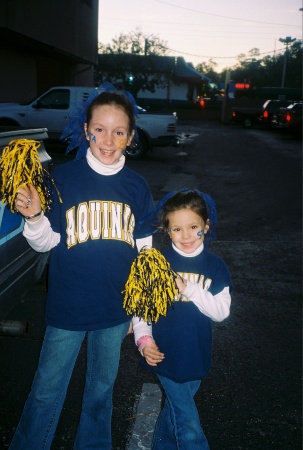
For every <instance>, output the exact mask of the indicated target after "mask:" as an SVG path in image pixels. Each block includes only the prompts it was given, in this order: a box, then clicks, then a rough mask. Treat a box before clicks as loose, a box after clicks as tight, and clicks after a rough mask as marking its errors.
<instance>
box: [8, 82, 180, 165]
mask: <svg viewBox="0 0 303 450" xmlns="http://www.w3.org/2000/svg"><path fill="white" fill-rule="evenodd" d="M93 89H95V88H92V87H76V86H58V87H53V88H51V89H49V90H48V91H46V92H45V93H44V94H42V95H40V96H39V97H37V98H36V99H34V100H31V101H30V102H27V103H0V131H8V130H12V129H19V128H47V130H48V135H49V138H50V139H59V138H60V136H61V133H62V131H63V129H64V128H65V126H66V124H67V123H68V117H69V114H70V112H71V111H72V110H73V109H75V107H77V105H78V104H79V103H80V102H83V101H85V100H86V99H87V97H88V96H89V94H90V93H91V91H92V90H93ZM137 129H138V135H139V140H138V142H135V143H134V144H133V146H132V148H131V149H129V151H128V153H127V156H128V157H129V158H130V159H138V158H140V157H141V156H142V155H143V154H144V153H146V152H148V151H151V150H152V148H153V147H154V146H155V147H166V146H169V145H175V146H177V145H178V143H179V140H178V135H177V115H176V113H149V112H147V111H145V110H144V109H142V108H139V114H138V119H137Z"/></svg>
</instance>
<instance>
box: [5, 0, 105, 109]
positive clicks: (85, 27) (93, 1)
mask: <svg viewBox="0 0 303 450" xmlns="http://www.w3.org/2000/svg"><path fill="white" fill-rule="evenodd" d="M7 33H9V34H8V36H9V37H7ZM0 58H1V71H0V101H2V102H3V101H14V100H15V101H19V100H24V99H28V98H31V97H35V96H36V95H38V94H40V93H42V92H43V91H45V90H46V89H48V88H49V87H52V86H56V85H78V86H80V85H86V86H94V64H96V62H97V58H98V0H64V1H62V0H26V1H25V0H2V1H1V2H0Z"/></svg>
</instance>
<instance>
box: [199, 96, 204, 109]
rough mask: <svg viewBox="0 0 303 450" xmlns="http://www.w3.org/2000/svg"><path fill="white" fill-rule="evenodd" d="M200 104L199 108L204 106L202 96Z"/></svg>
mask: <svg viewBox="0 0 303 450" xmlns="http://www.w3.org/2000/svg"><path fill="white" fill-rule="evenodd" d="M199 103H200V106H201V108H204V106H205V100H204V99H203V98H201V100H200V102H199Z"/></svg>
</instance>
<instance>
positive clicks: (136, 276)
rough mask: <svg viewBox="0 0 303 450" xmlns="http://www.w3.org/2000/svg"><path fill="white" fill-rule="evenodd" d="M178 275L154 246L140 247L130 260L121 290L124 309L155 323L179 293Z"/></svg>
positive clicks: (128, 312) (164, 313)
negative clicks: (129, 266)
mask: <svg viewBox="0 0 303 450" xmlns="http://www.w3.org/2000/svg"><path fill="white" fill-rule="evenodd" d="M177 276H178V275H177V274H176V272H174V271H173V270H172V269H171V267H170V264H169V262H168V261H166V259H165V258H164V256H163V255H162V254H161V253H160V252H159V251H158V250H157V249H155V248H149V247H143V248H142V250H141V251H140V253H139V255H138V256H137V258H136V259H135V260H134V262H133V263H132V266H131V270H130V274H129V277H128V280H127V282H126V284H125V290H124V291H123V293H124V302H123V307H124V309H125V311H126V313H127V314H132V315H134V316H137V317H140V318H142V319H144V320H145V321H146V322H148V323H151V322H154V323H156V322H157V321H158V319H159V317H160V316H161V315H163V316H165V315H166V313H167V307H168V306H171V305H172V303H173V301H174V300H175V299H177V298H178V297H179V291H178V288H177V285H176V281H175V278H176V277H177Z"/></svg>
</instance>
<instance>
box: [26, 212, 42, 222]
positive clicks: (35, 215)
mask: <svg viewBox="0 0 303 450" xmlns="http://www.w3.org/2000/svg"><path fill="white" fill-rule="evenodd" d="M41 214H42V209H41V210H40V211H39V212H38V213H37V214H32V215H31V216H23V217H24V219H26V220H28V219H34V217H38V216H40V215H41Z"/></svg>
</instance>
